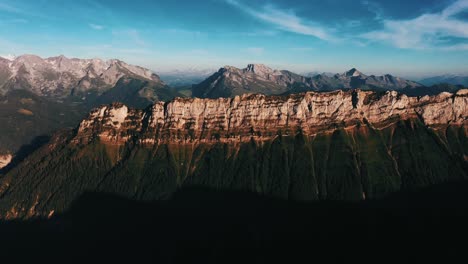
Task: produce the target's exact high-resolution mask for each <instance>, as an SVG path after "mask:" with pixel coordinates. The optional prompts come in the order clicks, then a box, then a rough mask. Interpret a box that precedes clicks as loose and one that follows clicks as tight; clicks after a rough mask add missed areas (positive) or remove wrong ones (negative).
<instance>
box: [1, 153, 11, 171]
mask: <svg viewBox="0 0 468 264" xmlns="http://www.w3.org/2000/svg"><path fill="white" fill-rule="evenodd" d="M12 158H13V156H12V155H11V154H5V155H0V169H2V168H4V167H6V166H7V165H8V164H9V163H10V162H11V159H12Z"/></svg>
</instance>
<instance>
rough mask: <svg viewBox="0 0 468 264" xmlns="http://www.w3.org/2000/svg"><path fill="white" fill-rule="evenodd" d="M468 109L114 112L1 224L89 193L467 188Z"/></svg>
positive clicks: (54, 158)
mask: <svg viewBox="0 0 468 264" xmlns="http://www.w3.org/2000/svg"><path fill="white" fill-rule="evenodd" d="M467 105H468V90H461V91H459V92H457V93H456V94H450V93H441V94H439V95H437V96H425V97H407V96H405V95H402V94H398V93H396V92H386V93H374V92H364V91H359V90H356V91H349V92H343V91H337V92H330V93H313V92H308V93H303V94H296V95H291V96H284V97H280V96H264V95H252V94H250V95H242V96H237V97H234V98H231V99H227V98H224V99H197V98H192V99H180V98H177V99H174V100H172V101H170V102H166V103H163V102H159V103H155V104H153V105H152V106H150V107H148V108H146V109H145V110H135V109H131V108H128V107H127V106H125V105H123V104H112V105H106V106H103V107H100V108H97V109H95V110H93V111H92V112H91V113H90V114H89V116H88V118H86V119H85V120H83V121H82V122H81V124H80V125H79V127H77V129H75V130H68V131H63V132H61V133H58V134H57V135H56V136H55V137H53V138H52V140H51V142H49V144H47V145H45V146H44V147H42V148H40V149H38V150H37V151H35V152H34V153H33V154H31V155H30V156H28V157H27V158H26V159H25V160H24V161H23V162H21V163H20V164H18V165H17V166H16V167H14V168H12V169H11V170H10V171H9V172H7V174H6V175H4V176H3V177H2V178H0V218H7V219H17V218H32V217H50V216H52V215H53V214H57V213H63V212H66V211H67V210H68V209H69V208H70V206H71V205H72V203H73V202H74V201H75V200H76V199H77V198H78V197H79V196H80V195H82V194H83V193H84V192H86V191H94V192H104V193H112V194H117V195H121V196H123V197H127V198H131V199H135V200H147V201H148V200H150V201H153V200H160V199H167V198H168V197H171V195H172V194H173V193H174V192H175V191H177V190H178V189H179V188H183V187H186V186H202V187H206V188H210V189H215V190H241V191H247V192H254V193H258V194H260V195H265V196H269V197H270V196H271V197H278V198H281V199H290V200H306V201H310V200H362V199H375V198H379V197H382V196H385V195H387V194H389V193H393V192H397V191H400V190H413V189H417V188H422V187H425V186H429V185H435V184H439V183H443V182H448V181H460V180H467V179H468V140H467V138H468V137H467V134H468V133H467V132H468V131H467V127H468V124H467V122H468V120H467V118H468V111H467V110H468V109H467Z"/></svg>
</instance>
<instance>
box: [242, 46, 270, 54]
mask: <svg viewBox="0 0 468 264" xmlns="http://www.w3.org/2000/svg"><path fill="white" fill-rule="evenodd" d="M245 51H246V52H248V53H250V54H252V55H255V56H260V55H262V54H263V53H264V52H265V49H264V48H259V47H249V48H246V49H245Z"/></svg>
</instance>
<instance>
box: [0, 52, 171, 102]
mask: <svg viewBox="0 0 468 264" xmlns="http://www.w3.org/2000/svg"><path fill="white" fill-rule="evenodd" d="M124 79H126V80H127V82H130V80H134V79H135V80H139V81H141V84H142V85H141V86H140V87H138V90H137V91H136V90H135V89H136V87H133V90H132V92H135V93H138V95H137V96H140V97H143V98H145V99H147V101H148V104H150V103H152V102H154V101H157V100H158V99H159V98H158V97H159V93H160V92H161V89H165V88H167V87H166V85H165V84H164V83H163V82H162V81H161V79H160V78H159V76H157V75H156V74H154V73H153V72H152V71H150V70H148V69H145V68H142V67H139V66H134V65H130V64H127V63H125V62H123V61H120V60H115V59H112V60H108V61H104V60H101V59H69V58H67V57H65V56H58V57H51V58H46V59H42V58H40V57H38V56H35V55H23V56H19V57H16V58H15V59H14V60H8V59H5V58H2V59H1V60H0V93H1V94H6V93H7V92H8V91H11V90H18V89H21V90H28V91H31V92H33V93H34V94H36V95H39V96H46V97H49V98H56V99H58V98H60V99H65V98H69V97H71V96H74V97H80V98H82V99H83V100H86V99H87V97H88V96H89V95H91V94H92V96H93V97H95V96H99V95H101V94H103V93H105V92H107V91H109V90H111V89H112V88H114V87H115V86H116V85H118V84H119V81H120V82H121V81H123V80H124ZM163 93H164V92H163Z"/></svg>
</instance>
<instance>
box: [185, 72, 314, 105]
mask: <svg viewBox="0 0 468 264" xmlns="http://www.w3.org/2000/svg"><path fill="white" fill-rule="evenodd" d="M306 81H307V78H306V77H303V76H300V75H298V74H295V73H292V72H290V71H278V70H273V69H271V68H269V67H267V66H265V65H263V64H249V65H247V68H244V69H238V68H236V67H232V66H225V67H223V68H221V69H219V71H218V72H216V73H215V74H213V75H211V76H210V77H208V78H207V79H206V80H205V81H203V82H201V83H200V84H198V85H195V86H193V89H192V91H193V96H195V97H202V98H217V97H232V96H236V95H240V94H245V93H263V94H267V95H271V94H282V93H285V92H287V91H288V90H289V89H290V87H291V86H292V85H293V84H296V83H298V84H303V83H305V82H306Z"/></svg>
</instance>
